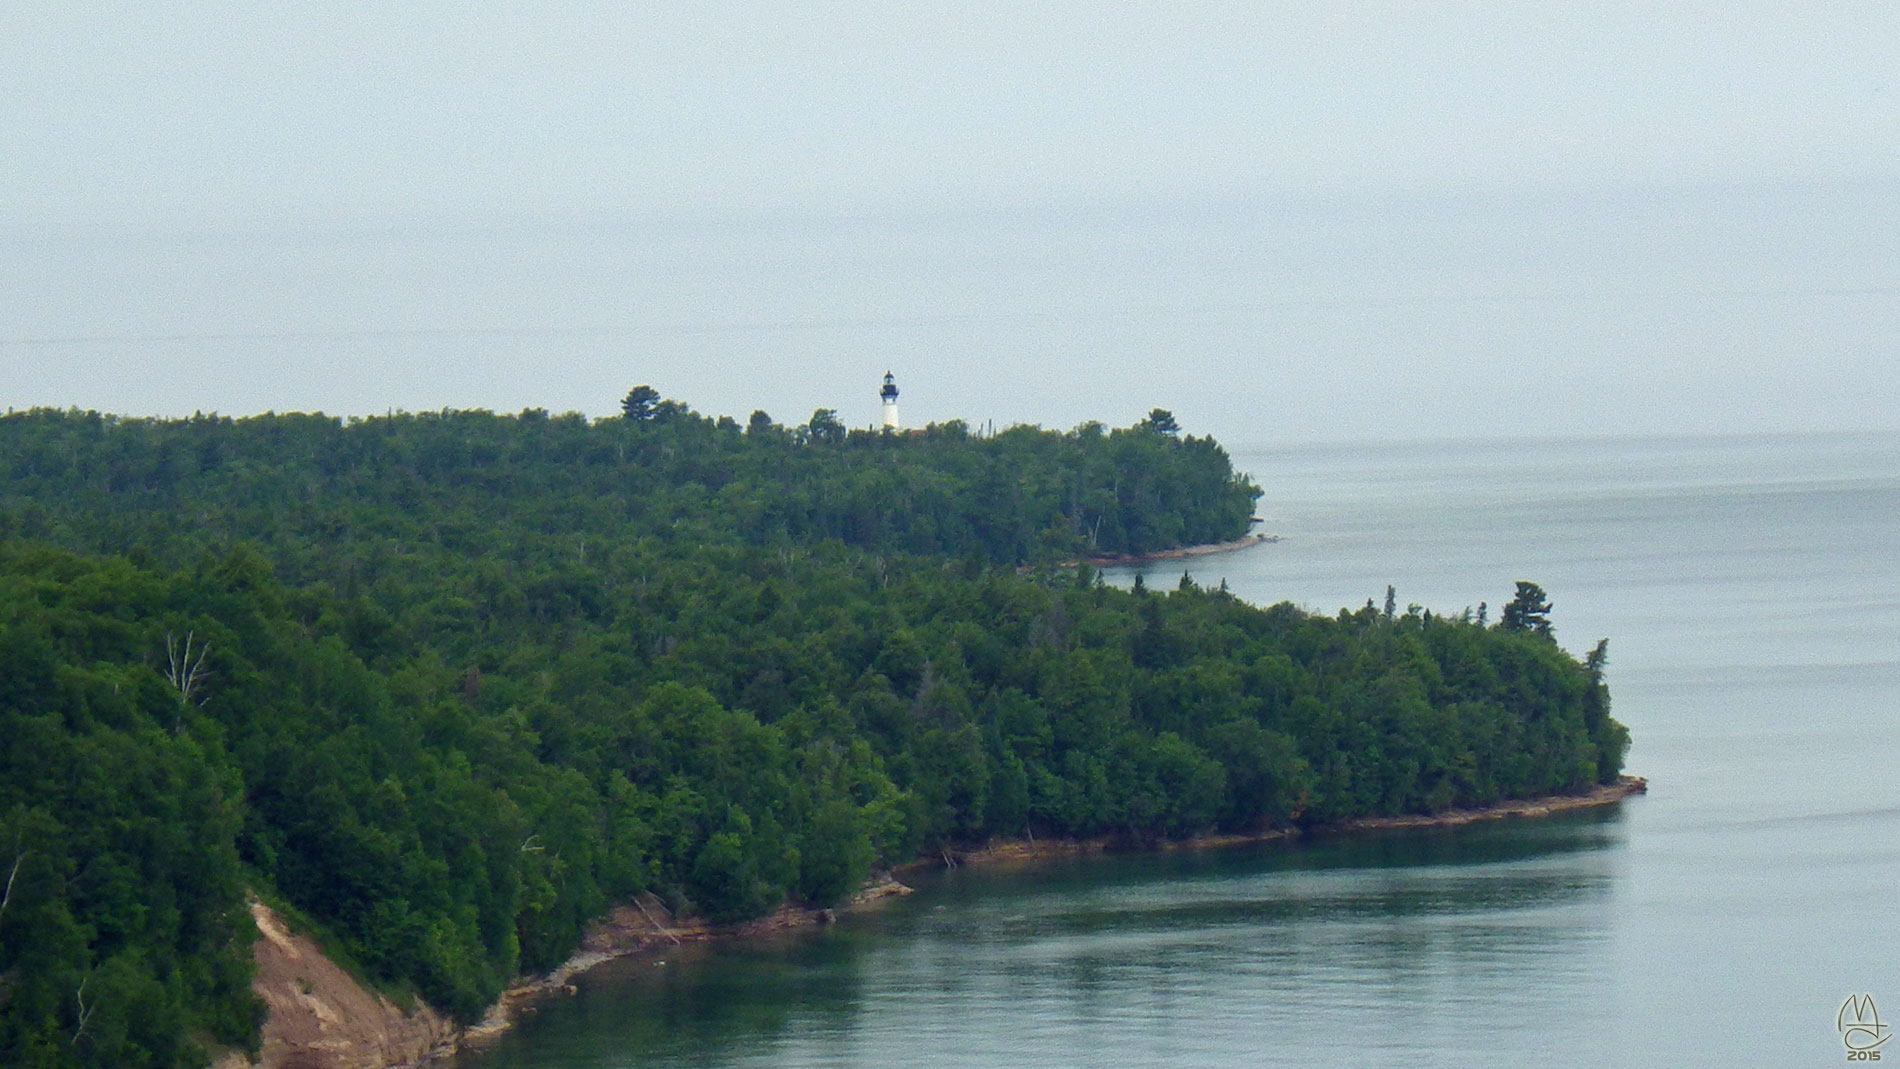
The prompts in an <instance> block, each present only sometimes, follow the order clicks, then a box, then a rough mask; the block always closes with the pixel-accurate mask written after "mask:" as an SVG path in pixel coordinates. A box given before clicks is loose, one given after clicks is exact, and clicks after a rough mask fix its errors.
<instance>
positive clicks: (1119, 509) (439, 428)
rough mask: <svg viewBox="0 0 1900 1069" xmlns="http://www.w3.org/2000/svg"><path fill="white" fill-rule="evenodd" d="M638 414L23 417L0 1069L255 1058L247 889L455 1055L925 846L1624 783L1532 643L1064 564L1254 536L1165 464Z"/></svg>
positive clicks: (1563, 660) (6, 498)
mask: <svg viewBox="0 0 1900 1069" xmlns="http://www.w3.org/2000/svg"><path fill="white" fill-rule="evenodd" d="M669 406H670V407H669ZM662 411H665V412H667V413H668V414H667V415H665V416H664V417H661V416H659V415H658V413H660V412H662ZM653 412H654V413H655V417H654V418H652V419H648V420H643V421H641V420H618V419H616V420H606V421H601V422H598V423H590V422H589V421H587V420H584V419H582V418H580V417H577V416H549V415H548V414H547V413H545V412H540V411H538V410H531V411H529V412H524V413H522V414H521V415H520V416H516V417H505V416H495V415H491V414H488V413H480V412H442V413H430V414H423V415H414V416H395V417H389V418H384V419H373V420H358V421H347V422H345V421H339V420H334V419H328V418H324V417H320V416H302V415H282V416H264V417H257V418H254V419H245V420H227V419H221V418H215V417H202V418H197V419H192V420H180V421H151V420H121V419H113V418H109V417H101V416H97V415H94V414H90V413H59V412H45V411H38V412H30V413H21V414H16V415H11V416H8V417H5V418H0V539H4V540H5V541H4V542H0V739H4V740H5V743H6V745H5V748H4V752H3V753H0V878H4V877H6V876H7V873H8V871H9V870H12V871H13V876H12V877H11V878H10V880H9V884H10V891H9V893H8V895H7V897H6V899H5V902H4V905H0V1063H3V1064H7V1065H15V1064H18V1065H53V1066H59V1065H75V1064H79V1065H163V1066H169V1065H182V1064H190V1063H191V1062H192V1061H193V1059H195V1058H198V1057H199V1054H198V1053H197V1050H196V1047H195V1046H194V1045H196V1044H202V1043H207V1042H239V1043H241V1042H243V1041H244V1040H245V1039H246V1038H247V1037H249V1036H250V1035H251V1034H252V1032H253V1029H254V1027H255V1024H256V1012H257V1011H256V1007H255V1005H254V1004H253V1002H252V1000H251V999H250V997H249V995H248V993H247V991H246V986H245V985H246V982H247V980H246V976H247V972H246V970H247V964H246V963H247V961H248V957H247V947H248V941H247V936H246V934H245V926H244V920H245V918H244V916H243V913H242V907H243V897H244V894H245V893H246V891H247V889H248V890H249V891H251V892H254V893H258V894H262V895H266V896H269V897H271V898H273V899H274V900H277V901H280V902H283V903H285V904H286V905H287V906H289V907H292V908H294V910H295V911H297V912H298V913H299V914H300V915H301V916H302V917H304V918H306V919H307V921H308V923H310V924H313V925H315V926H317V927H319V928H320V929H321V930H322V931H323V932H324V933H325V934H326V936H327V938H328V939H329V940H330V942H331V944H332V945H334V946H336V947H337V948H339V950H340V951H342V952H343V953H345V954H346V956H347V957H348V958H349V959H351V960H353V961H354V962H356V963H357V964H358V966H359V967H361V968H362V969H363V970H365V971H366V972H367V973H369V974H370V975H371V976H372V977H374V978H377V979H378V980H380V981H383V982H386V983H392V984H399V985H409V986H411V987H413V988H414V989H415V990H417V991H419V992H420V993H421V994H422V995H424V996H425V997H426V998H428V999H429V1000H430V1001H431V1002H432V1003H435V1004H437V1005H439V1006H442V1007H445V1008H447V1009H448V1010H449V1011H450V1012H452V1013H454V1014H456V1015H457V1016H458V1017H461V1018H464V1019H467V1018H469V1017H472V1016H474V1015H476V1014H478V1013H479V1012H480V1010H481V1008H482V1007H483V1006H484V1005H485V1004H486V1003H487V1002H488V1001H489V1000H491V999H492V998H493V997H494V996H495V994H496V993H497V992H498V991H499V990H500V988H501V986H502V985H503V984H504V983H505V982H506V980H507V979H508V977H510V976H512V975H514V974H516V973H518V972H521V971H532V970H540V969H545V968H548V967H550V966H552V965H554V964H557V963H558V962H559V961H561V960H562V959H563V958H564V957H565V956H567V955H568V954H569V953H570V952H571V951H572V949H573V948H574V946H575V945H576V943H577V941H578V939H579V936H580V933H581V930H582V928H583V926H584V925H585V924H586V923H587V922H588V921H589V920H590V919H592V918H593V917H595V916H597V915H599V913H600V912H601V911H602V910H603V909H604V908H605V907H606V906H607V905H609V904H610V903H612V902H613V901H615V900H617V899H624V898H625V897H627V896H629V895H631V894H633V893H635V892H637V891H651V892H654V893H657V894H659V895H662V896H664V897H666V898H668V899H670V900H672V901H673V902H674V903H675V904H676V905H679V906H682V907H690V908H694V909H697V910H699V911H701V912H703V913H705V914H707V915H709V916H711V917H714V918H716V919H721V920H733V919H740V918H746V917H751V916H756V915H758V914H760V913H762V912H764V911H767V910H769V909H771V908H773V907H774V906H775V905H777V904H778V903H780V902H782V901H784V900H785V899H787V898H791V899H795V900H799V901H803V902H808V903H813V904H820V905H822V904H828V903H831V902H835V901H837V900H838V899H839V898H840V897H841V896H843V895H845V894H847V893H849V892H850V891H851V890H852V889H853V888H855V887H857V886H858V885H859V884H860V883H861V882H862V881H863V880H864V879H865V877H866V876H867V874H868V873H870V872H871V871H872V870H873V869H874V867H876V866H878V865H880V864H890V863H894V862H899V861H902V860H905V859H907V858H910V857H913V856H915V855H916V854H917V853H918V852H919V851H920V850H924V849H927V848H937V847H940V846H943V845H945V844H948V843H954V842H963V841H975V840H981V839H983V838H986V837H990V836H998V835H1002V836H1015V835H1023V834H1031V833H1033V834H1035V835H1037V836H1065V835H1066V836H1093V835H1114V836H1120V837H1125V838H1129V839H1135V840H1140V839H1147V838H1154V837H1163V836H1185V835H1192V834H1196V833H1199V832H1203V831H1209V830H1216V829H1224V830H1245V829H1258V828H1264V827H1274V826H1285V825H1292V824H1303V823H1313V822H1322V821H1329V820H1335V819H1340V818H1346V817H1351V816H1356V815H1364V814H1375V813H1398V812H1422V811H1431V810H1435V809H1441V808H1444V807H1447V806H1457V805H1471V804H1482V803H1485V802H1490V801H1495V800H1499V799H1503V798H1508V797H1519V796H1529V795H1538V794H1545V793H1551V792H1555V791H1562V790H1570V789H1576V788H1581V787H1585V786H1588V785H1590V784H1592V783H1596V782H1602V781H1607V780H1609V779H1612V778H1613V777H1614V776H1615V775H1616V774H1617V773H1618V771H1619V770H1620V768H1621V763H1622V757H1623V752H1624V748H1625V746H1626V745H1627V736H1626V734H1625V733H1624V731H1623V729H1622V727H1621V726H1620V725H1618V724H1617V723H1616V722H1615V721H1614V720H1612V719H1610V717H1609V712H1608V697H1607V692H1606V690H1605V689H1604V686H1603V684H1602V681H1601V671H1600V669H1601V663H1602V658H1601V651H1600V649H1599V651H1598V653H1597V654H1595V655H1593V658H1592V662H1591V664H1590V665H1588V666H1586V665H1582V664H1579V663H1578V662H1577V661H1575V660H1574V659H1573V658H1571V657H1570V656H1569V655H1568V654H1566V653H1564V652H1563V651H1562V650H1561V649H1559V648H1558V647H1557V646H1556V644H1555V643H1554V642H1552V641H1550V640H1549V638H1548V637H1547V636H1546V635H1545V634H1543V633H1541V632H1540V631H1539V629H1537V628H1536V627H1535V626H1532V627H1530V628H1528V629H1526V628H1519V627H1517V626H1515V620H1516V617H1515V616H1514V615H1513V616H1511V617H1510V618H1511V619H1512V620H1513V626H1512V627H1509V628H1505V627H1500V628H1485V627H1483V626H1480V625H1478V624H1475V623H1472V622H1469V621H1468V620H1464V619H1459V618H1447V617H1440V616H1433V615H1431V614H1429V613H1422V612H1406V613H1403V614H1396V615H1395V614H1393V613H1382V612H1378V611H1376V610H1372V609H1370V608H1368V609H1365V610H1361V611H1358V612H1342V613H1340V614H1339V615H1338V616H1337V617H1326V616H1313V615H1310V614H1307V613H1304V612H1301V611H1299V610H1297V609H1294V608H1293V607H1291V606H1289V605H1279V606H1274V607H1271V608H1265V609H1262V608H1256V607H1253V606H1250V605H1247V604H1245V603H1242V602H1240V601H1238V600H1236V599H1234V598H1232V597H1231V596H1228V595H1227V594H1226V593H1225V592H1224V591H1220V590H1206V589H1201V588H1199V587H1197V586H1196V585H1195V584H1193V583H1191V582H1183V583H1181V584H1180V585H1179V589H1177V590H1175V591H1173V592H1170V593H1165V594H1163V593H1159V592H1155V591H1150V590H1137V591H1134V592H1123V591H1118V590H1114V589H1110V588H1106V587H1104V586H1102V585H1101V584H1100V583H1099V582H1097V581H1095V580H1094V579H1093V578H1092V575H1091V573H1089V572H1088V571H1087V570H1086V569H1083V570H1081V571H1079V572H1077V571H1067V572H1065V571H1062V570H1059V569H1055V568H1051V567H1049V566H1048V565H1049V564H1050V562H1052V561H1056V560H1059V559H1062V558H1068V557H1073V556H1075V555H1077V554H1079V553H1085V552H1087V551H1089V550H1091V549H1093V550H1104V551H1107V550H1113V551H1125V552H1133V551H1140V550H1145V549H1154V548H1160V547H1164V546H1171V545H1178V544H1181V543H1183V542H1189V541H1212V540H1217V539H1222V538H1230V537H1233V536H1234V535H1236V534H1238V533H1239V532H1240V531H1242V530H1244V529H1245V524H1246V517H1247V516H1248V515H1249V514H1250V512H1251V508H1252V505H1253V502H1254V500H1255V497H1256V496H1257V494H1258V490H1257V489H1256V488H1255V487H1253V486H1252V485H1251V484H1250V483H1249V482H1248V481H1247V480H1246V479H1244V478H1242V477H1239V476H1236V475H1235V474H1234V473H1233V472H1232V470H1231V467H1230V466H1229V464H1228V461H1227V458H1226V456H1225V454H1224V453H1223V452H1222V451H1221V450H1220V448H1219V447H1218V446H1217V445H1215V444H1214V443H1213V442H1211V441H1208V440H1206V439H1197V438H1194V437H1192V436H1186V437H1182V436H1179V435H1178V434H1176V433H1173V432H1171V431H1169V432H1162V429H1161V428H1158V427H1157V426H1155V424H1154V421H1153V420H1152V418H1151V420H1150V421H1148V422H1145V423H1144V424H1141V425H1137V426H1136V427H1134V428H1130V429H1127V430H1116V431H1107V430H1104V429H1103V428H1101V427H1100V426H1099V425H1089V426H1085V427H1083V428H1079V429H1077V430H1076V431H1074V432H1070V433H1068V434H1056V433H1052V432H1046V431H1041V430H1037V429H1035V428H1014V429H1011V430H1008V431H1005V432H1003V433H1001V434H998V435H996V436H994V437H990V438H978V437H975V436H972V435H971V434H969V433H968V430H967V429H966V428H964V427H962V426H961V425H957V424H950V425H940V426H936V427H932V428H929V429H927V430H926V431H924V432H922V433H920V434H915V435H887V434H870V433H863V432H843V433H836V432H833V431H832V430H831V429H830V428H829V426H828V425H827V426H826V427H825V428H824V430H823V432H822V433H821V432H820V429H819V425H820V422H821V421H820V420H819V419H818V418H817V417H814V420H813V422H812V424H810V425H807V426H803V427H797V428H793V429H790V430H787V429H786V428H783V427H780V426H778V425H776V424H774V423H772V422H771V421H770V419H769V417H765V416H764V415H763V413H759V414H755V415H754V417H753V418H752V419H751V420H750V421H749V422H748V425H747V426H746V427H745V428H744V429H741V428H740V427H739V426H738V425H737V424H736V423H735V422H733V421H731V420H725V421H711V420H706V419H704V418H702V417H699V416H698V415H697V414H694V413H692V412H691V410H690V409H687V408H686V407H685V406H683V405H679V404H677V403H675V402H667V401H656V402H655V403H654V407H653ZM822 414H823V413H821V415H822ZM1541 599H1542V592H1541V591H1539V592H1538V593H1537V600H1538V601H1539V603H1541ZM1545 608H1546V609H1547V606H1545ZM187 642H189V643H190V644H191V645H190V649H191V651H192V652H191V654H189V657H196V658H199V660H198V661H196V662H192V661H190V660H188V659H187V660H185V661H184V664H185V667H184V668H182V669H181V668H180V663H181V656H182V651H183V650H184V648H185V644H186V643H187ZM193 663H195V664H196V665H197V667H198V669H199V671H198V672H197V673H196V674H193V672H192V670H191V665H192V664H193Z"/></svg>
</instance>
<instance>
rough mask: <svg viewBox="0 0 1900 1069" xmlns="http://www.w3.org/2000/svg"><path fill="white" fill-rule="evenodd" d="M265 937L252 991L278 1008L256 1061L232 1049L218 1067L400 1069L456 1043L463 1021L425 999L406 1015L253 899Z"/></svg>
mask: <svg viewBox="0 0 1900 1069" xmlns="http://www.w3.org/2000/svg"><path fill="white" fill-rule="evenodd" d="M251 915H252V916H253V917H255V918H256V919H257V932H258V938H257V943H256V945H255V947H254V948H253V950H252V953H253V954H254V955H255V956H256V959H257V978H256V979H255V980H254V981H252V983H251V989H252V990H253V991H256V992H257V993H258V995H259V996H260V997H261V998H263V1000H264V1002H265V1004H266V1005H268V1006H269V1007H270V1017H269V1019H268V1020H266V1021H265V1023H264V1048H263V1052H262V1055H261V1057H260V1058H259V1060H258V1061H257V1062H255V1063H253V1062H251V1061H250V1060H248V1059H246V1058H245V1057H244V1056H243V1055H242V1054H231V1055H226V1056H225V1057H224V1058H222V1059H220V1060H219V1061H218V1062H217V1064H216V1066H215V1067H214V1069H244V1067H250V1066H255V1067H256V1069H397V1067H403V1066H416V1065H422V1064H424V1063H426V1062H428V1061H429V1060H430V1059H432V1058H437V1057H441V1056H442V1055H445V1054H448V1053H449V1052H450V1051H452V1050H453V1049H454V1043H455V1026H454V1025H453V1024H452V1023H450V1021H449V1020H448V1019H447V1018H446V1017H443V1016H441V1015H440V1014H437V1013H436V1012H435V1011H434V1010H431V1009H430V1008H429V1007H428V1006H426V1005H424V1004H422V1003H421V1002H418V1003H417V1004H416V1008H415V1010H414V1012H411V1013H405V1012H403V1011H402V1010H401V1009H399V1008H398V1007H396V1006H395V1005H394V1004H392V1003H391V1002H390V1001H389V1000H388V999H386V998H384V997H382V996H381V995H378V994H376V993H374V992H372V991H369V990H367V989H365V988H364V987H363V986H362V985H361V984H359V983H357V982H356V981H355V979H353V978H352V977H351V976H350V975H349V974H348V973H346V972H344V971H343V970H342V969H340V968H338V967H337V966H336V964H335V963H334V962H332V961H331V960H330V959H329V958H326V957H324V956H323V952H322V951H320V950H318V949H317V946H316V944H315V943H312V942H311V941H310V940H309V939H307V938H305V937H304V936H301V935H293V934H292V933H291V932H290V930H289V929H288V928H286V927H285V926H284V922H283V920H282V919H281V918H279V917H278V916H277V914H275V913H273V912H272V911H271V909H270V907H268V906H266V905H263V904H262V903H257V902H254V903H252V904H251Z"/></svg>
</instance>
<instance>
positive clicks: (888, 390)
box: [877, 371, 904, 431]
mask: <svg viewBox="0 0 1900 1069" xmlns="http://www.w3.org/2000/svg"><path fill="white" fill-rule="evenodd" d="M877 395H878V398H879V399H881V400H882V401H883V402H884V429H885V430H887V431H901V430H903V429H904V426H903V424H901V423H899V422H898V420H897V380H896V379H894V378H892V377H891V373H890V372H888V371H886V372H885V373H884V388H883V389H882V390H879V391H878V392H877Z"/></svg>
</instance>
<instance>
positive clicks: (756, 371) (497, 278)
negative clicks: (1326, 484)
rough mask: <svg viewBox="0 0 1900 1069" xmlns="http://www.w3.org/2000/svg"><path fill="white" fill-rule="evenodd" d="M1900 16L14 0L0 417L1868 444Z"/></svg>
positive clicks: (1882, 330) (1896, 140) (1621, 7)
mask: <svg viewBox="0 0 1900 1069" xmlns="http://www.w3.org/2000/svg"><path fill="white" fill-rule="evenodd" d="M1897 72H1900V6H1896V5H1893V4H1891V3H1882V4H1872V3H1870V4H1802V5H1788V4H1776V5H1751V4H1738V3H1733V2H1730V3H1723V4H1719V5H1717V4H1707V5H1692V4H1680V3H1677V4H1668V5H1626V4H1614V3H1605V2H1592V3H1581V4H1558V3H1539V4H1506V3H1462V4H1450V3H1445V4H1365V3H1359V4H1353V3H1337V2H1326V3H1310V4H1284V3H1281V4H1275V3H1246V4H1193V3H1168V4H1101V3H1090V4H1082V3H1056V4H1020V3H1015V4H1007V5H1003V4H985V3H975V2H964V3H958V4H954V5H952V4H918V3H908V4H903V5H895V4H893V5H874V4H858V3H853V4H771V5H763V4H733V3H728V4H717V5H690V6H689V5H673V4H572V3H549V2H539V3H533V4H519V3H516V4H504V3H494V4H481V5H468V4H441V3H419V2H407V3H400V4H399V3H379V4H365V3H343V2H326V3H321V4H295V3H273V4H269V5H265V4H189V3H186V4H176V5H132V4H109V5H108V4H85V3H73V2H66V3H48V2H35V0H25V2H15V3H13V4H10V5H7V6H5V7H4V9H0V371H4V373H5V374H4V380H3V382H4V385H3V386H0V392H4V394H5V399H4V401H0V404H5V405H10V406H13V407H26V406H30V405H41V404H50V405H59V406H65V405H77V406H80V407H86V408H98V409H102V410H108V411H119V412H125V413H133V414H144V413H161V414H178V413H189V412H191V411H192V410H194V409H204V410H218V411H223V412H227V413H233V414H241V413H248V412H255V411H262V410H265V409H277V410H289V409H322V410H326V411H331V412H338V413H373V412H382V411H385V410H387V409H394V408H406V409H411V410H416V409H428V408H437V407H442V406H445V405H446V406H456V407H488V408H495V409H501V410H516V409H520V408H523V407H529V406H536V407H547V408H551V409H555V410H564V409H578V410H581V411H586V412H588V413H590V414H597V415H598V414H606V413H608V412H611V411H612V410H613V408H614V404H615V402H616V400H617V398H618V397H619V396H620V395H621V394H622V393H624V392H625V390H626V389H627V387H628V386H630V385H633V384H634V383H638V382H651V383H652V384H654V385H655V386H656V387H658V388H659V389H660V390H661V392H662V393H665V394H667V395H669V396H674V397H679V398H682V399H684V400H686V401H688V402H690V403H692V404H694V405H695V407H698V408H700V409H701V410H702V411H707V412H711V413H730V414H733V415H736V416H738V417H740V418H742V419H743V418H744V416H745V415H746V413H747V412H749V411H751V410H752V409H753V408H765V409H767V410H768V411H770V412H771V413H772V414H773V415H774V416H776V417H778V418H780V419H781V420H785V421H802V420H803V419H805V418H807V417H808V416H809V414H810V412H811V410H812V409H813V408H815V407H819V406H824V407H835V408H837V409H839V410H840V412H841V414H842V415H843V416H844V417H845V418H846V420H847V422H850V423H853V424H860V425H861V424H868V423H870V422H871V421H872V420H873V419H874V418H875V407H876V400H875V391H876V380H877V378H878V377H879V376H881V375H882V373H883V371H884V370H885V369H886V368H887V367H888V368H889V369H890V370H892V371H894V372H896V373H897V375H898V378H899V382H900V385H903V386H904V387H905V395H904V403H905V409H906V416H907V418H908V419H909V420H910V421H912V422H918V421H922V420H925V419H946V418H953V417H962V418H966V419H971V420H981V419H995V420H997V421H998V422H999V423H1008V422H1014V421H1026V422H1039V423H1043V424H1046V425H1052V426H1069V425H1072V424H1073V423H1075V422H1078V421H1080V420H1083V419H1087V418H1101V419H1104V420H1107V421H1109V422H1114V423H1125V422H1128V421H1129V420H1131V419H1133V418H1135V417H1136V416H1137V415H1139V414H1140V413H1141V412H1144V411H1146V409H1147V408H1148V407H1151V406H1153V405H1163V406H1166V407H1170V408H1172V409H1174V410H1175V411H1176V412H1177V414H1178V415H1180V416H1181V417H1182V420H1183V422H1184V423H1185V424H1186V425H1187V426H1188V427H1189V428H1190V429H1191V430H1204V431H1211V432H1214V433H1216V434H1218V435H1220V436H1221V437H1222V438H1223V439H1226V440H1230V441H1234V442H1237V443H1239V442H1250V441H1253V442H1268V441H1295V440H1310V439H1317V438H1355V437H1381V438H1384V437H1443V436H1469V435H1484V434H1575V433H1624V432H1635V433H1654V432H1671V431H1679V430H1680V431H1692V432H1701V431H1719V430H1777V429H1796V428H1803V427H1840V428H1881V429H1900V255H1896V252H1895V250H1900V81H1897V80H1896V78H1897Z"/></svg>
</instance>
